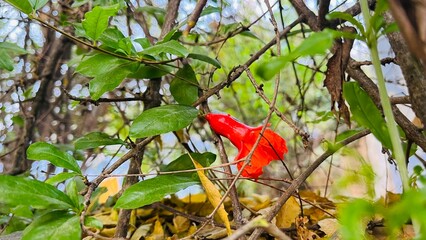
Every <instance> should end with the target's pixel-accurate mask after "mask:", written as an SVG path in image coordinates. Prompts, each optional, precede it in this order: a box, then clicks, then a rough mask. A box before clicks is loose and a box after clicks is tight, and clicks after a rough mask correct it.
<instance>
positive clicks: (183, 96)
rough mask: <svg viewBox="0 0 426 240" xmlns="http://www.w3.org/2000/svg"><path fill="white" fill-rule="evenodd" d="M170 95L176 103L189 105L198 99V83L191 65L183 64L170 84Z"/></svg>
mask: <svg viewBox="0 0 426 240" xmlns="http://www.w3.org/2000/svg"><path fill="white" fill-rule="evenodd" d="M170 93H171V94H172V96H173V98H174V99H175V100H176V102H178V103H180V104H183V105H188V106H189V105H191V104H192V103H194V102H195V101H196V100H197V99H198V81H197V77H196V76H195V72H194V70H192V68H191V65H189V64H185V65H183V67H182V68H181V69H179V71H177V72H176V74H175V77H174V78H173V80H172V81H171V83H170Z"/></svg>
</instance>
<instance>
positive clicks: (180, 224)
mask: <svg viewBox="0 0 426 240" xmlns="http://www.w3.org/2000/svg"><path fill="white" fill-rule="evenodd" d="M173 225H174V227H175V229H176V233H183V232H185V231H186V230H188V228H189V227H190V226H191V222H190V221H189V219H188V218H186V217H182V216H179V215H178V216H176V217H174V218H173Z"/></svg>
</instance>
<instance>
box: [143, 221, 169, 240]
mask: <svg viewBox="0 0 426 240" xmlns="http://www.w3.org/2000/svg"><path fill="white" fill-rule="evenodd" d="M164 237H165V236H164V229H163V225H162V224H161V222H160V219H158V218H157V220H156V221H155V224H154V230H152V233H151V235H149V236H147V237H146V239H147V240H154V239H155V240H156V239H164Z"/></svg>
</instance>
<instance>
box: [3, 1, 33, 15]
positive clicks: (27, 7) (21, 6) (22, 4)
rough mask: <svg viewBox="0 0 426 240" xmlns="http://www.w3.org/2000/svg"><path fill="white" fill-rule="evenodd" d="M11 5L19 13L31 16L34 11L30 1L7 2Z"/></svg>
mask: <svg viewBox="0 0 426 240" xmlns="http://www.w3.org/2000/svg"><path fill="white" fill-rule="evenodd" d="M5 1H6V2H7V3H9V4H10V5H12V6H14V7H16V8H17V9H18V10H19V11H21V12H23V13H25V14H30V13H32V11H33V8H32V7H31V4H30V2H29V1H28V0H5Z"/></svg>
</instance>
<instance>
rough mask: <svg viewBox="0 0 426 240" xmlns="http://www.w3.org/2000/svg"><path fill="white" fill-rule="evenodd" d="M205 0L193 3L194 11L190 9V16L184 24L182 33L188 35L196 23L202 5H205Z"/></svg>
mask: <svg viewBox="0 0 426 240" xmlns="http://www.w3.org/2000/svg"><path fill="white" fill-rule="evenodd" d="M206 3H207V0H199V1H198V2H197V5H195V8H194V11H192V14H191V16H190V17H189V19H188V24H187V26H186V29H185V31H184V32H183V35H188V34H189V32H190V31H191V29H192V28H193V27H194V26H195V24H197V22H198V19H199V18H200V15H201V11H203V8H204V6H206Z"/></svg>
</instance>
